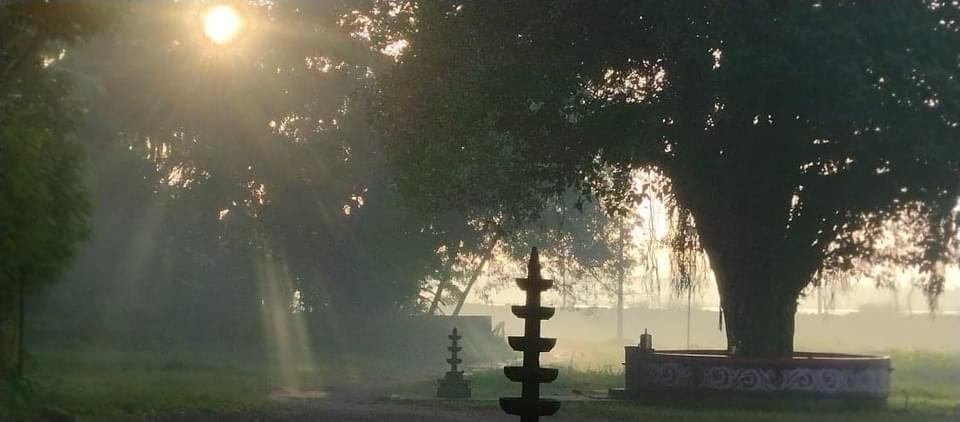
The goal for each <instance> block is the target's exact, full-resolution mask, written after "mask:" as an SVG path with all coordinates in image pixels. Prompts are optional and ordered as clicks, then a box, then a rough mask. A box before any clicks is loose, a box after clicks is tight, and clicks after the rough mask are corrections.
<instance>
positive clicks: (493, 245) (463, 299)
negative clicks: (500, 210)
mask: <svg viewBox="0 0 960 422" xmlns="http://www.w3.org/2000/svg"><path fill="white" fill-rule="evenodd" d="M502 237H503V233H501V232H499V231H497V234H495V235H494V236H493V239H492V240H490V244H489V245H488V246H487V250H486V252H484V253H483V259H482V260H480V263H479V264H477V269H476V270H474V271H473V275H472V276H471V277H470V282H468V283H467V285H466V287H464V288H463V295H462V296H460V300H459V301H457V306H456V308H454V309H453V313H451V314H450V315H452V316H457V315H460V309H462V308H463V304H464V303H465V302H466V301H467V296H470V290H471V289H473V284H474V283H476V282H477V279H478V278H480V274H482V273H483V267H484V266H485V265H487V261H488V260H490V257H491V256H493V249H494V248H496V246H497V243H500V239H501V238H502Z"/></svg>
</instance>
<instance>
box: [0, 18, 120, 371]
mask: <svg viewBox="0 0 960 422" xmlns="http://www.w3.org/2000/svg"><path fill="white" fill-rule="evenodd" d="M109 15H110V14H109V13H108V11H107V10H105V9H104V8H103V7H100V6H97V5H91V4H87V3H85V2H72V3H69V4H61V3H48V2H4V3H3V4H0V378H7V377H10V376H14V375H19V374H20V373H21V368H20V367H19V364H21V363H22V359H23V356H22V354H23V345H22V333H23V320H22V316H23V303H24V294H25V292H26V291H28V290H31V289H37V288H38V287H40V286H42V285H44V284H47V283H50V282H52V281H53V280H55V279H56V277H57V275H58V274H59V273H60V271H61V270H62V269H63V268H64V266H65V265H66V263H67V262H68V261H69V259H70V258H71V257H72V255H73V254H74V251H75V248H76V243H77V242H78V241H79V240H80V239H82V238H83V237H84V235H85V233H86V218H87V215H88V213H89V203H88V201H87V197H86V192H85V189H84V187H83V176H82V173H81V171H80V165H81V153H80V149H79V146H78V144H77V143H76V142H75V137H74V136H73V135H74V131H75V128H76V126H77V124H78V119H77V118H78V112H77V109H76V107H74V106H72V105H71V104H70V103H69V101H68V95H69V94H70V91H69V86H68V85H67V83H66V81H65V77H64V74H63V73H62V72H61V71H60V69H59V68H58V67H57V66H56V64H57V61H59V60H60V59H62V58H63V55H64V54H66V52H67V48H68V47H69V46H70V45H71V44H73V43H75V42H77V41H80V40H82V39H83V38H86V37H88V36H90V35H91V34H93V33H95V32H96V31H98V30H99V29H101V28H102V27H103V26H104V25H105V24H106V22H107V20H108V17H109Z"/></svg>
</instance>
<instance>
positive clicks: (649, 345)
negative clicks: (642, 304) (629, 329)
mask: <svg viewBox="0 0 960 422" xmlns="http://www.w3.org/2000/svg"><path fill="white" fill-rule="evenodd" d="M639 346H640V351H641V352H643V353H653V351H654V350H653V336H651V335H650V334H647V329H646V328H644V329H643V334H641V335H640V344H639Z"/></svg>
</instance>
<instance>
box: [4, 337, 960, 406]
mask: <svg viewBox="0 0 960 422" xmlns="http://www.w3.org/2000/svg"><path fill="white" fill-rule="evenodd" d="M891 355H892V357H893V362H894V367H895V368H896V369H895V371H894V373H893V385H892V393H891V397H890V400H889V401H888V409H886V410H865V411H855V412H854V411H837V410H833V411H831V410H818V409H801V410H793V411H789V412H787V411H748V410H738V409H678V408H668V407H651V406H640V405H633V404H631V403H623V402H616V401H606V400H595V399H594V398H595V397H601V396H602V395H603V394H604V393H605V391H606V389H607V388H610V387H617V386H622V384H623V378H622V372H621V369H620V367H618V366H617V367H613V366H610V367H601V368H572V367H565V368H561V371H560V378H559V379H558V380H557V381H556V382H554V383H552V384H548V385H544V387H543V394H544V395H545V396H558V397H561V398H563V399H571V400H566V401H565V402H564V404H563V408H562V410H561V412H562V413H563V415H565V416H566V417H578V416H579V417H580V418H584V419H588V420H589V419H591V418H596V419H597V420H624V419H634V418H649V419H650V420H669V421H684V420H716V421H728V420H729V421H734V420H737V421H740V420H751V421H752V420H756V421H760V420H786V421H790V420H796V421H800V420H805V421H806V420H837V421H840V420H853V421H857V420H862V421H868V420H869V421H871V422H874V421H886V420H891V421H892V420H957V416H958V414H957V409H958V404H960V356H958V355H955V354H954V355H952V354H936V353H920V352H910V353H907V352H894V353H891ZM29 368H30V373H29V376H30V380H31V381H30V383H31V385H32V388H33V389H34V390H35V391H36V393H37V396H38V397H40V398H41V400H42V403H43V404H44V405H45V406H48V407H50V408H56V409H60V410H62V411H63V412H66V413H69V414H73V415H77V416H82V417H122V416H134V417H150V416H157V415H164V416H170V415H177V414H190V415H210V416H212V415H217V414H227V413H229V414H237V413H248V412H263V411H269V410H270V406H276V404H275V403H272V402H271V401H270V400H269V399H268V396H269V394H270V393H271V392H272V391H276V390H278V389H280V388H281V385H283V384H282V383H281V382H280V381H279V380H278V379H277V377H275V376H274V375H273V374H274V371H271V370H270V369H269V368H266V367H263V366H256V365H249V364H245V363H243V362H242V361H224V360H222V359H217V360H213V359H210V358H209V357H198V356H189V355H177V356H175V357H171V356H170V355H163V356H157V355H155V354H154V355H152V354H137V353H133V354H131V353H123V354H121V353H108V352H98V353H79V354H78V353H71V354H68V353H63V352H55V351H44V352H42V353H38V354H37V355H35V356H34V358H33V361H32V362H31V365H29ZM361 368H364V369H361ZM383 370H384V368H382V367H381V368H374V367H372V365H367V364H366V363H365V362H352V363H350V364H348V365H343V364H339V363H338V364H337V365H330V367H327V368H324V367H321V368H316V369H315V370H314V371H313V372H311V373H310V374H308V376H307V378H308V379H309V377H315V378H316V379H317V380H321V379H323V380H335V381H336V382H341V381H343V380H348V379H354V380H358V381H359V380H362V379H363V378H364V375H365V374H382V373H383ZM440 373H442V369H438V373H437V376H439V375H440ZM469 376H470V379H471V380H472V386H473V391H474V398H475V399H477V400H471V401H448V402H444V401H435V400H424V399H426V398H429V397H432V395H433V392H434V390H433V389H434V386H435V384H434V381H433V380H424V381H419V382H410V383H403V384H399V385H392V386H391V387H390V391H391V392H393V393H394V394H396V395H397V396H398V397H400V399H399V400H394V401H393V402H395V403H400V404H402V403H405V402H406V401H405V398H409V399H412V400H411V402H415V403H416V405H418V406H423V405H428V406H437V407H442V408H445V409H463V410H469V409H474V408H487V409H490V408H496V407H497V404H496V400H495V399H496V398H497V397H500V396H505V395H515V394H518V393H519V385H517V384H514V383H511V382H509V381H508V380H507V379H506V378H505V377H503V375H502V372H500V371H498V370H485V371H479V372H475V373H472V374H470V375H469ZM304 388H322V383H320V382H319V381H316V382H314V383H313V384H307V385H304ZM572 399H576V400H572ZM0 415H2V413H0Z"/></svg>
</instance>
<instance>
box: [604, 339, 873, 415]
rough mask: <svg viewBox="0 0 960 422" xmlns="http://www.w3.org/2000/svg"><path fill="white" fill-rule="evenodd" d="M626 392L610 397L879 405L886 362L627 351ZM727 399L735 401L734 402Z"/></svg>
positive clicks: (829, 357) (846, 357)
mask: <svg viewBox="0 0 960 422" xmlns="http://www.w3.org/2000/svg"><path fill="white" fill-rule="evenodd" d="M624 365H625V368H624V376H625V378H626V379H625V388H623V389H613V390H611V391H610V393H611V396H613V397H615V398H622V399H627V400H637V401H643V402H648V403H682V404H691V403H692V404H711V403H716V404H724V403H742V402H744V401H746V402H749V403H758V402H767V401H769V402H779V403H783V402H798V400H799V402H815V403H822V402H825V401H826V402H834V403H836V404H842V405H850V406H867V407H872V406H883V405H884V404H885V403H886V399H887V396H888V395H889V392H890V371H891V370H892V369H891V367H890V358H889V357H886V356H866V355H849V354H839V353H803V352H796V353H794V354H793V356H792V357H789V358H773V359H762V358H740V357H733V356H730V355H728V354H727V352H726V351H723V350H663V351H651V350H642V349H640V348H639V347H636V346H627V347H625V362H624ZM731 399H735V400H733V401H732V402H731V401H730V400H731Z"/></svg>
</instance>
